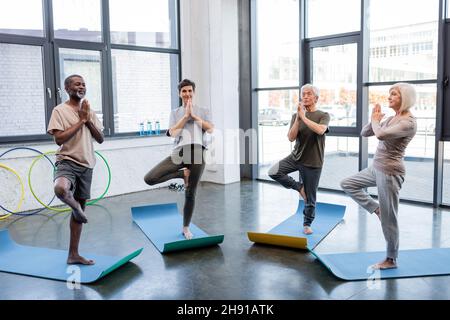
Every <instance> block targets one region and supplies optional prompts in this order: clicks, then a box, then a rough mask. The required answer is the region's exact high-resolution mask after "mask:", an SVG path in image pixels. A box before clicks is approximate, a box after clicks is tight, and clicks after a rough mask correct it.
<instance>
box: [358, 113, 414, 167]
mask: <svg viewBox="0 0 450 320" xmlns="http://www.w3.org/2000/svg"><path fill="white" fill-rule="evenodd" d="M416 131H417V122H416V118H415V117H413V116H411V115H408V116H401V117H395V116H391V117H389V118H387V119H386V121H383V122H382V123H380V122H379V121H372V122H369V123H368V124H366V125H365V126H364V128H363V129H362V130H361V135H362V136H363V137H370V136H376V137H377V138H378V140H379V142H378V147H377V151H376V152H375V156H374V159H373V167H374V168H375V169H377V170H380V171H382V172H383V173H385V174H389V175H404V174H405V165H404V163H403V157H404V155H405V149H406V147H407V146H408V144H409V142H410V141H411V140H412V138H413V137H414V136H415V134H416Z"/></svg>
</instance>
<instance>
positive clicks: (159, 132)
mask: <svg viewBox="0 0 450 320" xmlns="http://www.w3.org/2000/svg"><path fill="white" fill-rule="evenodd" d="M155 133H156V135H160V134H161V127H160V124H159V120H156V121H155Z"/></svg>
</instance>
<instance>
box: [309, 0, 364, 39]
mask: <svg viewBox="0 0 450 320" xmlns="http://www.w3.org/2000/svg"><path fill="white" fill-rule="evenodd" d="M306 5H307V19H305V20H306V21H307V26H306V37H307V38H314V37H320V36H327V35H330V34H337V33H347V32H353V31H359V29H360V16H361V1H360V0H339V1H334V0H306Z"/></svg>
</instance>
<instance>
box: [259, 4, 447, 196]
mask: <svg viewBox="0 0 450 320" xmlns="http://www.w3.org/2000/svg"><path fill="white" fill-rule="evenodd" d="M260 2H264V3H263V4H261V3H260ZM252 3H253V4H254V5H253V6H252V8H254V10H255V12H254V15H253V16H256V19H254V20H253V21H252V27H253V28H254V29H255V31H254V38H256V39H257V41H256V43H255V44H256V46H254V47H253V49H254V52H255V55H254V57H255V60H254V63H253V64H252V68H253V75H256V79H257V81H256V83H255V81H254V83H253V90H254V95H253V97H254V99H253V101H256V102H254V103H255V104H256V108H254V109H253V110H255V111H254V112H258V117H257V118H258V120H257V121H258V148H259V149H258V150H259V153H258V155H259V158H258V161H259V162H258V166H257V169H258V173H259V174H258V177H259V178H261V179H269V180H270V178H269V177H268V176H267V169H268V168H269V167H270V165H271V164H273V163H274V162H275V161H278V160H280V159H281V158H282V157H283V155H284V154H286V153H288V152H290V150H291V148H292V144H291V143H289V142H288V141H287V139H286V134H287V130H286V129H282V127H283V125H282V122H281V121H278V120H272V123H270V120H268V119H269V115H270V114H273V113H275V111H271V109H275V110H276V111H277V112H278V109H276V108H275V107H273V106H272V104H273V102H274V101H277V99H279V97H282V96H289V98H288V99H284V100H288V101H289V100H291V101H292V100H295V99H293V98H292V97H294V96H295V94H296V92H297V90H298V89H299V88H300V87H301V85H303V84H304V83H308V82H311V83H313V84H314V85H316V86H317V87H318V88H319V89H320V97H319V104H318V108H319V109H321V110H324V111H327V112H328V113H329V114H330V117H331V121H330V132H329V133H328V135H327V138H326V146H325V162H324V167H323V171H322V179H321V182H320V187H322V188H327V189H337V190H340V185H339V182H340V181H341V180H342V179H343V178H345V177H347V176H349V175H352V174H354V173H356V172H358V171H359V170H362V169H364V168H366V167H367V166H369V165H371V164H372V162H373V155H374V152H375V151H376V148H377V145H378V140H377V139H376V138H374V137H372V138H369V139H366V138H363V137H360V130H361V128H362V126H364V125H365V124H366V123H368V121H370V114H371V110H372V108H373V105H374V104H375V103H380V104H381V105H382V108H383V112H384V113H385V114H386V117H388V116H389V115H392V114H393V112H392V110H390V109H389V108H388V100H387V99H388V95H389V88H390V86H392V85H393V84H395V83H397V82H408V83H411V84H413V85H414V87H415V88H416V90H417V102H416V105H415V106H414V107H413V108H412V110H411V111H412V113H413V114H414V116H415V117H416V119H417V133H416V136H415V137H414V139H413V140H412V141H411V142H410V144H409V145H408V147H407V149H406V152H405V159H404V162H405V166H406V179H405V183H404V184H403V188H402V191H401V193H400V196H401V199H408V200H414V201H420V202H427V203H435V204H440V203H441V202H442V201H441V200H440V199H438V197H437V196H438V195H439V194H440V193H441V191H442V194H443V198H444V202H445V203H447V204H448V203H449V202H450V196H448V195H447V193H446V190H450V188H449V185H448V182H447V181H449V180H450V178H449V177H450V175H449V172H450V170H449V168H448V167H450V166H449V165H448V163H449V162H450V157H449V154H450V153H449V151H448V149H449V147H448V145H447V144H446V145H445V154H441V153H440V150H441V148H440V144H441V143H442V142H439V139H440V138H441V137H437V136H436V133H437V132H440V130H438V129H440V128H439V126H438V125H437V124H439V121H440V119H436V114H441V113H442V112H441V108H443V110H444V115H445V114H446V110H447V109H446V108H445V106H446V105H447V104H448V103H447V100H450V99H449V98H448V97H449V94H448V92H449V91H448V90H450V89H448V87H446V86H445V81H446V76H448V72H445V73H444V70H441V69H442V67H443V66H444V67H446V68H447V67H448V65H449V64H448V61H447V60H448V58H447V57H448V56H449V52H448V51H449V50H450V49H449V48H450V44H449V43H450V38H449V37H448V33H447V32H444V31H446V30H448V23H449V20H448V18H449V14H450V9H449V7H450V6H449V5H448V3H449V1H448V0H430V1H424V0H395V1H391V0H345V1H331V0H297V1H289V0H284V1H283V0H271V1H257V0H254V1H252ZM442 4H445V5H446V12H445V14H446V17H447V20H446V27H445V28H442V30H443V32H444V33H443V35H445V37H444V36H442V35H439V32H440V29H439V22H440V21H439V17H440V16H441V14H440V12H439V8H440V7H442ZM442 8H443V7H442ZM298 12H300V14H301V16H299V17H298V18H297V15H298ZM269 19H270V21H273V23H272V25H273V26H271V27H269V26H268V24H267V21H269ZM296 21H298V25H295V23H297V22H296ZM297 29H298V30H297ZM439 39H443V40H444V43H443V44H440V43H439V42H438V41H439ZM271 44H273V46H271ZM297 45H299V51H298V52H297V50H295V49H292V50H289V48H291V46H292V47H294V46H297ZM441 45H442V46H441ZM443 48H445V49H443ZM439 50H443V51H444V53H443V54H441V55H438V52H439ZM443 57H445V61H444V62H443V63H439V66H438V59H439V61H441V60H440V59H442V58H443ZM294 61H295V62H294ZM283 66H284V68H283ZM438 67H441V69H439V68H438ZM289 70H290V71H289ZM447 71H448V70H447ZM290 72H291V73H290ZM294 72H295V73H297V72H298V73H299V76H298V80H299V81H298V84H293V83H294V82H295V80H296V79H297V78H296V75H295V73H294ZM438 78H441V79H443V80H444V85H440V84H438ZM290 91H292V92H293V93H292V94H289V95H288V94H285V93H286V92H290ZM283 93H284V94H283ZM441 96H444V97H445V99H446V100H444V107H443V106H440V105H438V104H437V103H438V102H439V100H440V99H438V97H441ZM281 101H283V99H281ZM289 103H292V102H289ZM280 107H281V108H283V107H284V108H286V107H285V106H283V105H280ZM287 109H289V108H287ZM290 111H291V112H295V104H293V105H292V107H291V108H290ZM278 113H279V114H281V113H280V112H278ZM278 118H281V116H278ZM253 124H254V125H256V120H255V121H254V123H253ZM447 126H448V123H446V122H444V134H445V132H446V131H445V130H446V127H447ZM277 128H278V129H277ZM444 138H447V136H445V137H444ZM436 146H439V148H436ZM437 151H439V153H437ZM441 157H444V158H445V159H444V166H443V170H444V178H443V181H444V186H443V189H442V190H441V189H440V188H441V187H440V186H438V183H437V182H436V181H437V180H435V173H438V174H442V168H441V163H442V162H441V160H442V159H441ZM294 176H295V175H294ZM370 191H371V192H373V193H376V190H372V189H371V190H370Z"/></svg>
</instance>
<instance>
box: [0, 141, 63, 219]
mask: <svg viewBox="0 0 450 320" xmlns="http://www.w3.org/2000/svg"><path fill="white" fill-rule="evenodd" d="M14 150H30V151H34V152H37V153H39V154H44V153H43V152H40V151H39V150H36V149H33V148H30V147H15V148H11V149H9V150H6V151H5V152H3V153H2V154H0V158H1V157H3V156H4V155H5V154H7V153H10V152H11V151H14ZM44 157H46V158H47V160H48V161H49V162H50V164H51V165H52V167H53V170H55V169H56V168H55V164H54V163H53V162H52V160H51V159H50V158H49V157H48V156H47V155H44ZM55 197H56V195H53V198H52V200H50V202H49V203H48V206H50V205H51V204H52V202H53V200H55ZM0 208H1V209H3V210H5V211H6V212H8V213H11V214H14V215H16V216H25V217H26V216H32V215H35V214H38V213H39V212H41V211H43V210H45V209H47V208H45V207H43V208H41V209H38V210H36V211H34V212H30V213H15V212H12V211H10V210H8V209H6V208H5V207H3V206H2V205H1V204H0Z"/></svg>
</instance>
